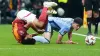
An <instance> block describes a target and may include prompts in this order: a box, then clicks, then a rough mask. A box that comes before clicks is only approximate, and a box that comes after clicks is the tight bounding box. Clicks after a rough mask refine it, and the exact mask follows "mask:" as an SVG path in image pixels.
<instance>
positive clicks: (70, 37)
mask: <svg viewBox="0 0 100 56" xmlns="http://www.w3.org/2000/svg"><path fill="white" fill-rule="evenodd" d="M72 31H73V29H71V30H70V32H68V40H69V41H72Z"/></svg>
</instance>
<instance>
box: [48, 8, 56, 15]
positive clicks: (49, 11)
mask: <svg viewBox="0 0 100 56" xmlns="http://www.w3.org/2000/svg"><path fill="white" fill-rule="evenodd" d="M47 13H48V14H49V15H50V14H57V11H55V10H54V9H52V10H48V11H47Z"/></svg>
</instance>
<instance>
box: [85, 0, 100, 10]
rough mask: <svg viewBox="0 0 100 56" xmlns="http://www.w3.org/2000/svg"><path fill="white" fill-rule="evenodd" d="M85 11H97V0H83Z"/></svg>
mask: <svg viewBox="0 0 100 56" xmlns="http://www.w3.org/2000/svg"><path fill="white" fill-rule="evenodd" d="M85 8H86V11H88V10H93V11H95V12H98V11H99V2H98V0H85Z"/></svg>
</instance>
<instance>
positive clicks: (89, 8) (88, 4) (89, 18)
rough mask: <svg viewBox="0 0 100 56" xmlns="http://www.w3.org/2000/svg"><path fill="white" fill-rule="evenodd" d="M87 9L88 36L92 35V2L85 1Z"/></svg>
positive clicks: (90, 0)
mask: <svg viewBox="0 0 100 56" xmlns="http://www.w3.org/2000/svg"><path fill="white" fill-rule="evenodd" d="M85 8H86V11H87V22H88V33H87V34H88V35H90V34H92V32H91V22H92V0H85Z"/></svg>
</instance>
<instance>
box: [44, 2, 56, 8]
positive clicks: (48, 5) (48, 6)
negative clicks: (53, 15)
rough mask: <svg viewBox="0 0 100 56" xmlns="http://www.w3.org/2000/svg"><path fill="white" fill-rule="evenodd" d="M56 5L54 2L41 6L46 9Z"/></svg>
mask: <svg viewBox="0 0 100 56" xmlns="http://www.w3.org/2000/svg"><path fill="white" fill-rule="evenodd" d="M57 5H58V4H57V3H55V2H44V3H43V6H44V7H47V8H51V7H54V6H57Z"/></svg>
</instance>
